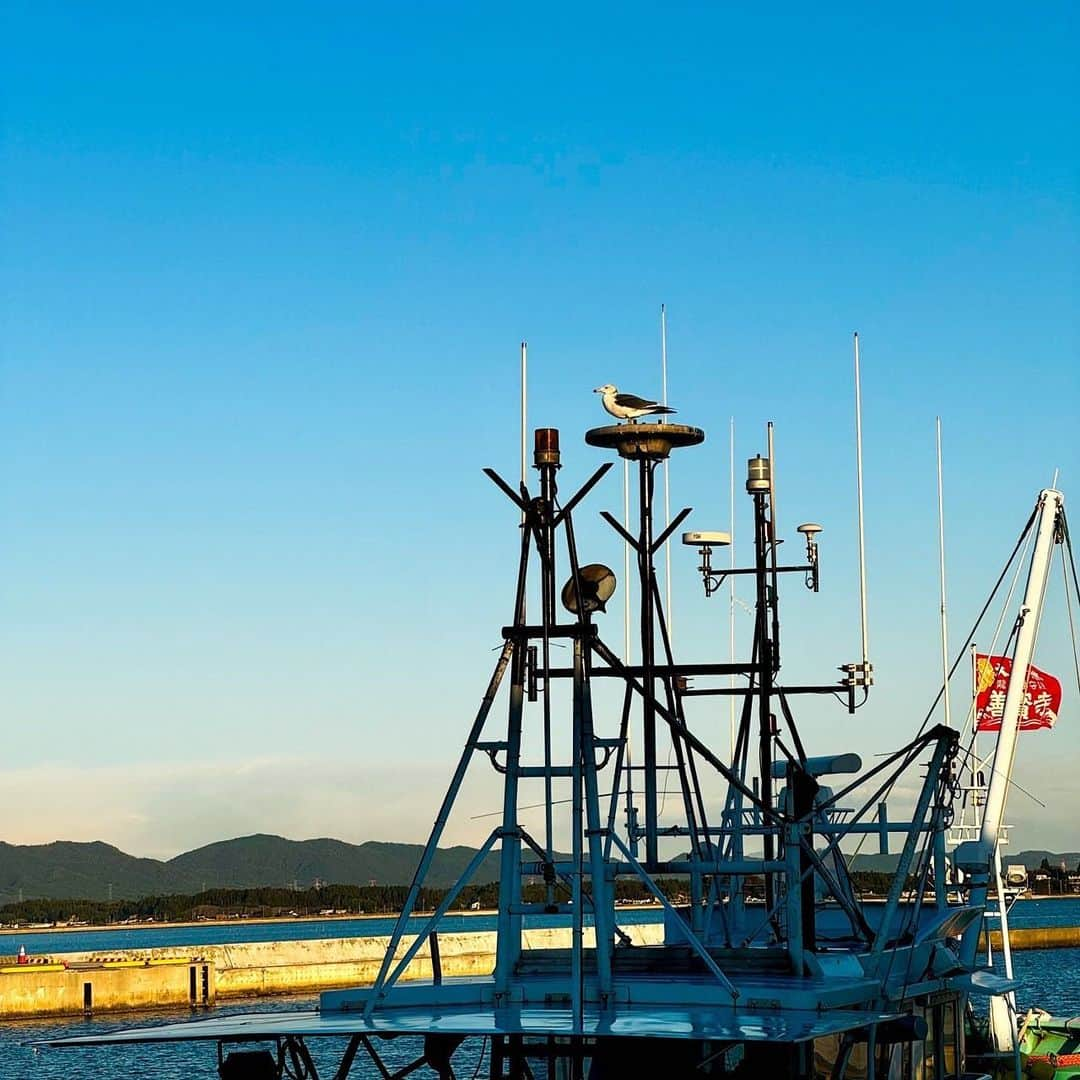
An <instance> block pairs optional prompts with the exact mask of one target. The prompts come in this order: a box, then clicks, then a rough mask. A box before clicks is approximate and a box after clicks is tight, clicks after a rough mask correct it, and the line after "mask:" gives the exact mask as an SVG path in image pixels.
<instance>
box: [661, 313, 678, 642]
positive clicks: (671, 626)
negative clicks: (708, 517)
mask: <svg viewBox="0 0 1080 1080" xmlns="http://www.w3.org/2000/svg"><path fill="white" fill-rule="evenodd" d="M660 366H661V368H662V371H661V377H662V380H663V391H664V396H663V404H664V405H665V406H666V405H667V308H666V306H665V305H664V304H661V305H660ZM669 468H670V461H669V459H668V458H664V527H665V528H666V527H667V526H668V525H670V524H671V475H670V473H669V472H668V470H669ZM664 560H665V565H666V570H667V591H666V595H665V607H666V611H665V615H666V618H667V628H668V640H669V641H674V640H675V616H674V613H673V612H672V610H671V544H665V545H664Z"/></svg>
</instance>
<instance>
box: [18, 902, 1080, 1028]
mask: <svg viewBox="0 0 1080 1080" xmlns="http://www.w3.org/2000/svg"><path fill="white" fill-rule="evenodd" d="M625 930H626V932H627V933H628V934H629V935H630V937H631V940H632V941H633V942H634V944H636V945H658V944H660V943H661V942H662V940H663V927H662V926H661V925H660V924H659V923H646V924H642V925H637V926H628V927H626V928H625ZM591 934H592V931H591V929H590V930H586V936H587V938H588V937H590V936H591ZM523 939H524V945H525V947H526V948H533V949H566V948H569V947H570V929H569V928H568V927H561V928H558V929H544V930H526V931H525V932H524V934H523ZM999 939H1000V935H999V934H998V932H997V931H994V932H992V934H991V942H992V944H993V945H994V947H995V948H1000V940H999ZM1010 940H1011V943H1012V947H1013V949H1017V950H1020V949H1053V948H1078V947H1080V927H1047V928H1025V929H1019V930H1013V931H1012V933H1011V934H1010ZM389 943H390V940H389V938H387V937H352V938H316V939H311V940H305V941H259V942H246V943H240V944H233V945H200V946H197V947H194V948H190V949H188V948H180V947H176V946H172V947H168V948H156V949H126V950H119V951H111V952H96V953H63V954H57V955H56V956H53V957H50V958H48V961H47V962H41V958H35V959H37V960H38V962H35V963H30V964H23V965H15V964H13V963H12V964H7V965H0V1019H13V1018H25V1017H33V1016H63V1015H67V1016H73V1015H83V1014H86V1013H96V1012H107V1011H121V1010H132V1009H151V1008H163V1007H177V1006H181V1007H183V1006H185V1005H186V1006H190V1007H192V1008H194V1009H199V1008H202V1007H205V1006H210V1005H213V1004H214V1003H215V1002H216V1001H219V1000H229V999H234V1000H235V999H240V998H259V997H268V996H273V995H279V994H315V993H318V992H319V991H321V990H336V989H342V988H345V987H349V986H364V985H370V984H371V983H372V982H374V980H375V977H376V975H377V974H378V971H379V966H380V964H381V963H382V959H383V956H384V955H385V954H386V950H387V948H388V947H389ZM408 944H409V941H408V939H406V941H405V942H403V943H402V945H401V946H400V948H399V955H401V954H403V953H404V951H405V949H406V948H407V947H408ZM983 945H984V946H985V940H984V942H983ZM439 957H440V961H441V967H442V973H443V975H445V976H447V977H452V976H460V975H488V974H490V973H491V970H492V968H493V967H494V964H495V934H494V932H470V933H460V934H440V935H439ZM432 974H433V972H432V958H431V949H430V945H428V944H425V945H424V946H423V947H422V948H421V949H420V951H419V953H418V954H417V955H416V957H415V958H414V959H413V960H412V962H411V963H410V965H409V967H408V968H407V969H406V972H405V975H404V978H406V979H430V978H431V977H432Z"/></svg>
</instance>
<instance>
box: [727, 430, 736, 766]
mask: <svg viewBox="0 0 1080 1080" xmlns="http://www.w3.org/2000/svg"><path fill="white" fill-rule="evenodd" d="M728 484H729V487H728V501H729V506H728V520H729V521H730V522H731V526H730V527H731V545H730V551H729V553H728V554H729V558H730V566H731V569H732V570H734V569H735V417H734V416H733V417H731V420H730V421H729V423H728ZM728 659H729V660H730V662H731V666H732V668H733V669H734V667H735V575H734V574H729V575H728ZM728 686H729V687H730V689H731V690H734V689H735V676H734V674H732V675H729V676H728ZM728 728H729V730H730V735H731V760H732V762H734V761H735V695H734V693H732V694H729V695H728Z"/></svg>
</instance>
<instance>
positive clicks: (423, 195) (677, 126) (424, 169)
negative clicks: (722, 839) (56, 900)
mask: <svg viewBox="0 0 1080 1080" xmlns="http://www.w3.org/2000/svg"><path fill="white" fill-rule="evenodd" d="M223 7H224V8H225V9H226V10H223ZM1078 23H1080V16H1078V12H1077V8H1076V7H1075V5H1071V4H1055V3H1048V4H1042V5H1038V7H1037V8H1035V7H1030V8H1018V7H1017V6H1016V5H1005V4H998V3H983V4H979V5H974V4H969V5H965V4H960V5H949V7H948V9H947V10H942V9H941V8H940V5H918V4H916V5H904V6H903V7H902V8H900V7H894V8H891V9H874V8H872V7H869V8H868V7H867V6H866V5H826V6H824V7H822V6H819V7H815V8H808V7H806V6H805V5H784V4H781V5H772V6H770V7H769V9H768V11H767V12H765V11H763V10H758V9H755V8H753V7H752V6H750V5H745V6H738V5H684V4H673V5H663V6H662V7H661V6H657V7H650V6H642V5H637V4H620V5H617V6H616V5H605V4H597V5H590V6H588V7H587V8H584V9H583V8H582V7H581V6H580V5H574V6H568V5H567V6H563V5H545V6H544V7H543V8H529V9H524V8H522V9H514V8H512V7H511V8H507V6H506V5H488V4H466V5H449V4H445V5H444V4H383V5H379V4H367V5H354V4H332V3H319V2H315V3H311V4H305V5H282V4H274V3H269V4H266V3H264V4H260V5H257V6H256V5H245V4H242V3H237V4H231V5H224V6H223V5H204V4H198V3H196V4H191V5H185V7H184V9H183V11H182V12H180V11H179V9H172V8H169V7H162V6H147V5H135V4H96V5H89V6H88V5H85V4H55V3H48V2H44V3H42V2H35V3H33V4H24V3H19V2H15V3H12V4H9V5H6V6H5V14H4V15H3V24H2V25H0V50H2V52H0V70H2V72H3V75H2V76H0V78H2V80H3V82H2V86H3V91H2V106H0V108H2V113H0V235H2V244H0V297H2V299H0V350H2V351H0V688H2V689H0V701H2V717H3V719H2V728H0V730H2V732H3V743H2V745H3V750H4V754H3V761H2V764H0V821H2V822H3V826H2V829H0V839H4V840H7V841H9V842H12V843H42V842H48V841H50V840H54V839H61V838H62V839H71V840H95V839H101V840H106V841H108V842H110V843H114V844H117V845H118V846H120V847H121V848H123V849H124V850H126V851H129V852H131V853H133V854H136V855H147V856H154V857H170V856H172V855H175V854H177V853H179V852H181V851H184V850H187V849H189V848H192V847H195V846H198V845H201V844H205V843H210V842H213V841H216V840H220V839H223V838H226V837H229V836H236V835H243V834H246V833H251V832H273V833H280V834H282V835H285V836H289V837H291V838H294V839H303V838H306V837H312V836H335V837H339V838H341V839H345V840H349V841H353V842H361V841H363V840H368V839H378V840H402V841H421V840H422V839H423V838H424V837H425V836H426V832H427V829H428V827H429V824H430V822H431V820H432V818H433V816H434V813H435V810H436V808H437V803H438V799H439V798H440V796H441V793H442V790H443V788H444V786H445V783H446V781H447V780H448V778H449V775H450V772H451V770H452V768H453V765H454V763H455V761H456V756H457V754H458V752H459V750H460V746H461V744H462V741H463V739H464V735H465V732H466V731H467V728H468V725H469V723H470V722H471V719H472V715H473V713H474V711H475V709H476V707H477V705H478V703H479V700H480V697H481V694H482V693H483V690H484V687H485V685H486V682H487V679H488V676H489V674H490V669H491V666H492V665H493V663H494V653H493V652H492V650H493V649H495V648H497V647H498V645H499V641H500V635H499V628H500V627H501V626H502V625H503V624H504V623H505V622H506V621H508V619H509V617H510V614H511V608H512V603H513V571H514V564H515V559H516V548H517V542H518V540H517V520H516V511H514V510H513V508H512V507H511V506H510V504H509V503H508V502H507V501H506V500H505V499H504V498H503V496H502V495H500V494H499V493H498V491H497V490H496V489H495V488H494V487H493V486H492V485H491V484H490V483H489V482H488V481H487V480H486V479H485V478H484V477H483V475H482V474H481V472H480V470H481V468H482V467H484V466H488V465H490V466H494V467H495V468H497V469H499V470H500V471H501V472H502V473H503V474H504V475H506V476H508V477H510V478H514V477H515V476H516V473H517V468H518V464H517V462H518V457H517V455H518V439H519V432H518V394H519V386H518V349H519V342H520V341H522V340H523V339H527V340H528V342H529V369H530V370H529V414H530V415H529V419H530V423H531V424H535V425H541V426H554V427H558V428H560V429H561V430H562V433H563V448H564V454H563V462H564V468H563V470H562V472H561V474H560V482H561V484H562V485H563V489H564V490H565V491H569V490H571V489H572V488H574V487H576V486H577V485H578V484H580V483H581V482H583V481H584V479H585V478H586V477H587V476H588V475H589V474H590V473H591V472H592V471H593V469H595V468H596V467H597V466H598V465H599V464H601V463H602V462H603V461H604V460H605V458H604V456H603V454H602V453H601V452H599V451H597V450H594V449H592V448H589V447H586V446H585V445H584V442H583V439H582V434H583V432H584V431H585V430H586V429H587V428H589V427H591V426H595V425H596V424H598V423H601V422H603V421H604V419H605V415H604V414H603V413H602V412H601V411H600V409H599V402H598V399H597V398H596V397H594V396H593V395H592V394H591V390H592V388H593V387H595V386H597V385H599V384H602V383H606V382H613V383H616V384H618V385H619V386H620V387H623V388H624V389H628V390H631V391H633V392H636V393H640V394H645V395H649V396H658V395H659V394H660V393H661V371H660V342H659V310H660V305H661V304H662V303H663V304H665V305H666V311H667V319H668V359H669V400H670V401H671V403H672V405H673V406H674V407H676V408H677V409H678V419H680V420H683V421H685V422H687V423H692V424H695V425H697V426H700V427H701V428H703V429H704V430H705V431H706V433H707V439H706V442H705V444H704V445H703V446H702V447H700V448H696V449H694V450H687V451H683V452H682V453H681V454H680V456H679V457H678V458H677V459H676V460H675V461H674V462H673V464H672V468H671V473H670V485H671V488H670V491H671V494H670V499H671V503H672V506H673V508H675V509H677V508H681V507H682V506H693V507H694V510H695V512H694V514H693V515H692V517H691V518H690V519H689V521H688V527H689V526H693V527H695V528H702V529H710V528H711V529H716V528H728V527H729V521H728V518H729V516H730V515H729V509H728V502H729V480H728V477H729V459H728V441H729V431H730V425H731V424H732V423H733V424H734V432H735V445H736V459H737V464H736V473H737V483H741V479H742V472H743V469H744V467H745V466H744V464H743V461H744V459H745V458H747V457H749V456H752V455H753V454H754V453H757V452H759V451H763V450H764V429H765V424H766V422H767V421H770V420H771V421H774V423H775V425H776V428H775V430H776V445H777V452H776V461H777V483H778V490H777V501H778V517H779V523H780V531H781V533H786V535H787V537H788V539H789V540H790V541H797V536H796V534H795V532H794V526H795V525H796V524H797V523H798V522H800V521H805V520H816V521H820V522H821V523H822V524H823V525H824V526H825V531H824V532H823V533H822V535H821V558H822V591H821V593H820V594H819V595H816V596H812V595H811V594H809V593H807V592H806V591H805V590H803V589H802V587H801V585H799V583H798V582H797V581H796V582H793V583H792V584H791V585H790V586H789V588H788V589H787V592H786V593H785V598H784V607H783V609H782V613H783V615H784V618H785V624H784V625H785V631H784V650H785V651H784V661H785V668H784V677H785V678H786V679H788V680H789V681H791V682H798V681H806V680H808V679H822V678H825V679H831V678H832V677H833V673H834V672H835V669H836V667H837V666H838V665H839V664H842V663H845V662H849V661H853V660H856V659H858V649H859V633H858V590H857V561H856V544H855V535H856V524H855V483H854V464H853V447H854V441H853V440H854V436H853V404H852V403H853V389H852V359H851V334H852V331H854V330H858V331H859V334H860V340H861V343H862V362H863V396H864V428H865V450H864V455H865V470H866V485H867V489H866V536H867V547H868V582H869V599H870V642H871V659H872V660H873V662H874V665H875V669H876V672H877V685H876V686H875V689H874V693H873V695H872V697H871V700H870V702H869V703H868V704H867V706H866V707H865V708H863V709H861V710H860V711H859V712H858V713H857V714H856V715H855V716H854V717H848V716H847V715H846V713H844V712H843V711H842V710H839V709H836V708H831V709H830V708H827V707H826V706H825V705H824V704H822V703H817V704H815V705H813V706H812V707H811V708H809V709H808V710H807V714H806V721H805V723H806V737H807V738H808V740H809V741H810V742H811V743H812V744H813V745H814V746H815V747H819V748H820V749H821V750H822V751H823V752H824V751H829V750H837V749H844V750H846V749H851V748H855V749H857V750H858V751H859V752H860V753H862V754H863V757H864V760H865V761H867V762H870V761H871V760H872V759H873V755H874V754H877V753H881V752H883V751H884V750H886V749H889V748H893V747H896V746H898V745H899V744H901V743H902V742H904V741H905V740H906V739H907V738H908V737H910V735H911V734H912V733H913V732H914V730H915V728H916V727H917V726H918V724H919V723H920V722H921V721H922V719H923V717H924V715H925V714H926V712H927V709H928V707H929V705H930V702H931V701H932V700H933V697H934V694H935V692H936V689H937V687H938V685H939V684H940V678H941V672H940V660H939V652H940V644H939V629H938V627H939V606H940V600H939V595H938V571H937V561H938V554H937V519H936V508H937V498H936V490H935V483H936V473H935V450H934V421H935V417H936V416H940V417H941V420H942V429H943V461H944V486H945V528H946V542H947V544H946V557H947V565H948V597H949V621H950V630H951V645H952V647H953V649H954V651H955V650H957V649H958V648H959V646H960V644H961V643H962V641H963V640H964V638H965V637H966V634H967V631H968V628H969V627H970V625H971V623H972V621H973V618H974V616H975V614H976V613H977V612H978V610H979V608H980V607H981V605H982V603H983V601H984V599H985V598H986V596H987V594H988V593H989V590H990V587H991V586H992V584H993V582H994V580H995V579H996V578H997V576H998V574H999V572H1000V570H1001V568H1002V566H1003V564H1004V561H1005V558H1006V556H1007V555H1008V553H1009V551H1010V550H1011V549H1012V546H1013V544H1014V542H1015V540H1016V537H1017V536H1018V534H1019V531H1020V528H1021V526H1022V525H1023V523H1024V521H1025V520H1026V519H1027V516H1028V514H1029V513H1030V510H1031V508H1032V506H1033V504H1034V500H1035V496H1036V493H1037V492H1038V490H1039V489H1040V488H1042V487H1045V486H1047V485H1049V484H1050V483H1051V482H1052V480H1053V478H1054V475H1055V471H1057V470H1060V471H1059V473H1058V476H1059V480H1058V483H1059V485H1060V487H1061V488H1062V490H1064V491H1065V493H1066V501H1067V505H1068V502H1069V498H1070V492H1073V491H1077V490H1080V487H1078V482H1080V454H1078V450H1077V446H1078V440H1077V437H1076V431H1077V427H1078V424H1080V393H1078V390H1080V386H1078V381H1080V380H1078V375H1077V371H1078V369H1080V365H1078V344H1080V333H1078V317H1077V311H1078V299H1080V289H1078V261H1077V256H1078V233H1080V230H1078V192H1080V147H1078V134H1077V133H1078V132H1080V115H1078V113H1080V110H1078V101H1080V93H1078V91H1080V85H1078V84H1080V77H1078V74H1077V66H1076V63H1075V57H1076V55H1077V50H1078V46H1080V26H1078ZM736 500H737V501H736V520H735V532H736V552H737V553H739V552H740V551H741V552H743V553H745V552H747V551H748V537H747V534H746V531H745V529H746V525H747V524H748V522H749V516H748V504H747V500H746V497H745V495H741V494H738V493H737V495H736ZM621 504H622V492H621V484H620V471H619V470H615V471H614V472H613V473H612V475H611V476H610V477H609V478H608V479H607V480H605V481H604V482H603V483H602V484H601V485H600V487H599V488H598V489H597V490H596V492H594V494H593V495H592V496H591V497H590V499H589V500H588V501H587V502H586V503H585V504H584V505H583V507H582V508H581V510H580V511H579V513H578V531H579V543H580V544H581V546H582V549H583V552H584V554H585V557H586V558H587V559H588V560H589V561H604V562H608V563H609V564H610V565H612V566H613V567H616V569H617V570H618V569H621V564H622V551H621V548H620V547H619V544H618V541H617V540H616V538H615V537H614V536H613V534H612V533H611V532H610V530H608V529H607V527H606V526H605V525H603V524H602V523H601V522H600V520H599V517H598V512H599V511H600V510H602V509H610V510H612V511H614V512H616V513H618V512H619V511H620V509H621ZM695 566H696V561H695V558H694V553H693V552H691V551H689V550H686V549H682V548H679V549H678V550H675V551H673V552H672V567H673V583H672V611H671V617H672V622H673V627H674V634H675V643H676V648H677V650H678V651H680V652H682V653H683V655H685V657H686V658H687V659H688V660H700V659H704V658H707V657H710V656H715V655H716V654H717V653H720V654H721V656H722V657H726V655H727V650H728V635H727V621H728V607H727V602H726V600H725V599H724V598H723V597H714V598H713V599H711V600H709V601H706V599H705V597H704V595H703V591H702V589H701V584H700V580H699V579H698V578H697V576H696V571H695ZM1054 582H1055V584H1054V587H1053V588H1052V589H1051V600H1050V604H1049V607H1048V611H1047V615H1046V618H1045V621H1044V625H1043V630H1042V633H1041V636H1040V643H1039V651H1038V654H1037V662H1038V663H1039V665H1040V666H1041V667H1044V668H1046V669H1047V670H1050V671H1052V672H1054V673H1056V674H1058V675H1059V676H1060V678H1061V681H1062V684H1063V686H1064V690H1065V702H1064V704H1063V706H1062V711H1061V718H1060V721H1059V726H1058V728H1057V729H1056V730H1055V731H1054V732H1052V733H1050V734H1039V735H1034V736H1030V737H1029V736H1025V737H1024V739H1023V740H1022V745H1021V750H1020V758H1019V762H1018V765H1017V772H1016V779H1017V782H1018V783H1019V784H1021V785H1022V786H1023V787H1024V788H1025V789H1026V790H1027V791H1030V792H1031V793H1032V796H1034V798H1033V797H1031V796H1029V795H1026V794H1023V793H1020V794H1017V793H1015V792H1014V794H1013V795H1012V796H1011V797H1010V807H1009V810H1010V817H1011V818H1012V820H1013V821H1014V822H1015V825H1016V831H1015V835H1014V843H1015V844H1016V845H1017V846H1030V847H1046V848H1050V849H1057V850H1066V849H1067V850H1074V851H1075V850H1080V832H1078V831H1077V828H1076V824H1075V821H1076V799H1075V790H1076V773H1077V769H1078V768H1080V690H1078V688H1077V685H1076V681H1077V680H1076V675H1075V674H1074V670H1073V651H1072V646H1071V643H1070V641H1069V629H1068V619H1067V612H1066V609H1065V605H1064V600H1063V587H1062V585H1061V571H1060V567H1059V566H1057V564H1055V578H1054ZM738 611H739V614H738V615H737V618H736V622H737V627H738V631H739V633H740V635H741V637H740V642H741V644H743V645H747V644H748V634H749V632H750V621H749V619H748V617H746V616H745V614H743V613H742V609H741V608H739V609H738ZM604 633H605V636H606V637H607V638H608V640H609V641H611V642H612V643H613V644H615V645H619V644H620V643H621V637H622V627H621V613H620V612H619V610H618V604H617V603H616V604H615V606H614V607H613V609H612V613H611V615H610V616H609V623H608V624H607V625H606V627H605V630H604ZM991 634H992V631H985V632H983V634H982V636H980V637H979V638H977V640H978V641H979V642H980V644H982V643H983V642H984V641H988V640H989V639H990V637H991ZM953 692H954V696H955V697H957V698H959V699H960V700H961V701H962V700H963V698H964V696H965V694H966V692H967V691H966V690H965V689H964V687H963V685H962V679H960V677H959V676H958V680H957V682H956V684H955V685H954V691H953ZM500 708H501V706H500ZM959 708H960V711H962V706H959ZM612 722H613V721H612V718H611V716H610V715H605V716H603V717H602V718H601V720H600V725H601V726H602V727H609V726H610V725H611V723H612ZM698 723H700V725H701V727H700V730H703V731H708V730H715V740H716V741H717V742H718V743H721V744H726V739H727V717H726V714H725V715H724V716H720V717H717V716H715V715H711V714H703V715H702V716H701V719H700V721H699V720H695V724H698ZM709 725H712V726H713V727H712V728H710V726H709ZM477 767H478V770H479V771H478V772H477V775H476V777H475V779H474V780H473V781H472V782H471V783H470V786H469V787H468V788H467V790H466V792H465V795H464V797H463V800H462V811H461V813H460V814H459V815H458V817H456V818H455V820H454V822H453V823H452V825H451V828H450V831H449V832H448V839H449V840H452V841H456V842H470V843H475V842H478V841H480V840H482V839H483V838H484V836H485V835H486V832H487V829H488V828H490V825H491V821H490V819H485V818H483V817H482V816H481V815H483V814H485V813H489V812H490V811H491V810H493V809H496V808H497V807H498V804H499V803H498V795H497V788H496V784H495V778H494V777H493V776H492V775H491V774H490V770H486V772H485V771H484V768H485V767H484V765H483V763H482V762H481V763H478V766H477ZM1036 800H1038V801H1036Z"/></svg>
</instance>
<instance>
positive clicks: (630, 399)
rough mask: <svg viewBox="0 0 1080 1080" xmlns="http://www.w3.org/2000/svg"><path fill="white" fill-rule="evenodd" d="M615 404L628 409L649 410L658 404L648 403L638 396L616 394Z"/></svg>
mask: <svg viewBox="0 0 1080 1080" xmlns="http://www.w3.org/2000/svg"><path fill="white" fill-rule="evenodd" d="M615 404H616V405H624V406H625V407H626V408H628V409H649V408H651V407H652V406H653V405H656V404H658V402H656V401H648V400H646V399H645V398H640V397H638V396H637V395H636V394H616V395H615Z"/></svg>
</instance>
